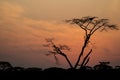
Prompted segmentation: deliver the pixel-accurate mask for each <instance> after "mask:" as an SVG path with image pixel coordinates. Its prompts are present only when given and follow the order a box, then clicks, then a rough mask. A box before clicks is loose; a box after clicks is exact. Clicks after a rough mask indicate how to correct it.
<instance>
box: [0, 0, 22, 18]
mask: <svg viewBox="0 0 120 80" xmlns="http://www.w3.org/2000/svg"><path fill="white" fill-rule="evenodd" d="M0 5H1V6H0V17H1V18H4V19H9V18H19V17H21V16H22V14H23V13H24V10H23V8H22V7H21V6H19V5H17V4H15V3H8V2H2V3H1V4H0Z"/></svg>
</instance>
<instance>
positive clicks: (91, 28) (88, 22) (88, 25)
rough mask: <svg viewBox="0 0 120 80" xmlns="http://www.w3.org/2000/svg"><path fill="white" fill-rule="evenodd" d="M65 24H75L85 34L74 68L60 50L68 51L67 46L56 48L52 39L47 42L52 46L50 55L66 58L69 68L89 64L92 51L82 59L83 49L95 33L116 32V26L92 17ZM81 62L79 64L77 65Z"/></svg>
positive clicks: (72, 20) (68, 21)
mask: <svg viewBox="0 0 120 80" xmlns="http://www.w3.org/2000/svg"><path fill="white" fill-rule="evenodd" d="M66 22H67V23H70V24H76V25H78V26H79V27H80V29H82V30H83V31H84V32H85V35H84V37H85V38H84V43H83V46H82V49H81V51H80V53H79V56H78V58H77V61H76V63H75V64H74V66H72V64H71V62H70V60H69V59H68V57H67V55H66V54H65V53H63V52H62V49H64V50H65V49H66V50H67V49H68V46H63V45H62V46H61V47H60V46H59V47H58V46H56V45H55V44H54V42H53V41H52V39H48V40H47V42H49V45H52V47H53V51H52V52H51V51H50V53H52V54H54V55H55V54H60V55H62V56H63V57H65V58H66V60H67V62H68V63H69V65H70V67H71V68H75V69H76V68H77V67H78V66H80V68H82V67H84V66H86V64H87V63H88V62H89V59H90V54H91V53H92V49H90V50H89V52H88V53H87V54H86V56H84V57H83V54H84V53H85V49H86V47H87V45H88V44H89V42H90V39H91V37H92V35H93V34H95V32H96V31H98V30H100V31H107V30H109V29H111V30H118V26H116V25H113V24H110V23H109V20H108V19H99V18H98V17H92V16H87V17H82V18H81V19H78V18H75V19H71V20H66ZM49 45H48V46H49ZM81 57H83V60H81ZM80 60H81V63H79V62H80Z"/></svg>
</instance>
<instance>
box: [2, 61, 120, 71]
mask: <svg viewBox="0 0 120 80" xmlns="http://www.w3.org/2000/svg"><path fill="white" fill-rule="evenodd" d="M109 64H110V62H99V64H97V65H95V66H93V67H90V66H84V67H82V68H81V69H78V70H89V71H90V70H120V66H115V67H114V68H113V67H112V66H110V65H109ZM54 68H55V69H62V68H57V67H53V68H47V69H44V70H42V68H38V67H31V68H24V67H13V66H12V65H11V64H10V63H9V62H6V61H0V72H7V71H11V72H16V71H17V72H19V71H37V72H39V71H45V70H49V69H53V70H54ZM69 69H71V68H69ZM63 70H65V69H63ZM66 70H67V69H66Z"/></svg>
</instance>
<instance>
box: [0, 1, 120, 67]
mask: <svg viewBox="0 0 120 80" xmlns="http://www.w3.org/2000/svg"><path fill="white" fill-rule="evenodd" d="M119 10H120V1H119V0H0V61H9V62H11V63H12V64H13V65H15V66H23V67H29V66H31V67H33V66H34V67H42V68H46V67H52V66H60V67H65V68H67V67H69V66H68V64H67V63H65V60H64V58H62V57H59V59H60V63H61V65H56V64H55V61H54V58H53V57H52V56H51V57H47V56H45V54H46V53H47V51H48V50H49V49H47V48H44V47H43V46H42V45H43V44H44V43H45V41H44V39H45V38H50V37H54V38H55V42H56V43H58V44H60V43H62V44H67V45H69V46H70V47H71V48H72V50H71V52H68V55H69V57H70V59H71V61H72V63H74V62H75V60H76V58H77V56H78V53H79V51H80V49H81V45H82V42H83V41H82V39H83V32H82V31H81V30H80V28H79V27H77V26H74V25H69V24H66V23H64V22H63V20H65V19H71V18H74V17H78V18H80V17H83V16H98V17H99V18H108V19H110V22H111V23H114V24H117V25H118V26H119V25H120V24H119V21H120V17H119V14H120V11H119ZM119 34H120V31H108V32H97V33H96V34H95V35H94V36H93V37H92V39H91V40H92V43H93V44H94V46H95V47H93V48H94V51H93V53H92V55H91V59H90V63H89V65H95V64H97V63H98V62H99V61H110V62H111V65H113V66H115V65H120V62H119V61H120V53H119V52H120V49H119V47H120V36H119ZM90 47H91V46H90Z"/></svg>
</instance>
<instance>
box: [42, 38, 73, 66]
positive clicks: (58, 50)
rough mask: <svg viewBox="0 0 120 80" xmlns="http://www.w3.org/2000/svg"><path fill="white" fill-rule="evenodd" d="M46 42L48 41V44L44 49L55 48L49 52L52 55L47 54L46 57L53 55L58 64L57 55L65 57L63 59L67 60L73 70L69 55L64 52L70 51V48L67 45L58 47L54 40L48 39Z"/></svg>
mask: <svg viewBox="0 0 120 80" xmlns="http://www.w3.org/2000/svg"><path fill="white" fill-rule="evenodd" d="M46 41H47V43H48V44H45V45H43V46H44V47H52V48H53V50H51V51H48V52H49V53H50V54H49V53H48V54H46V55H47V56H48V55H51V54H52V55H54V58H55V60H56V62H57V63H58V58H57V56H56V55H57V54H59V55H61V56H63V57H64V58H65V59H66V61H67V62H68V64H69V66H70V67H71V68H73V66H72V64H71V62H70V60H69V58H68V57H67V55H66V54H65V53H64V52H63V50H67V51H69V50H70V48H69V47H68V46H67V45H56V44H55V43H54V42H53V38H48V39H46Z"/></svg>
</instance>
